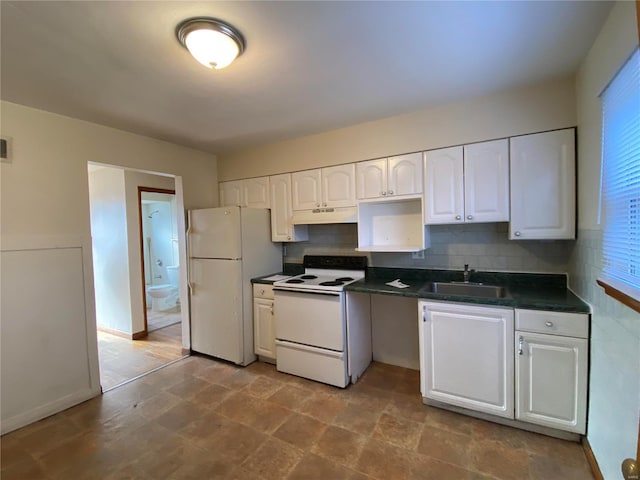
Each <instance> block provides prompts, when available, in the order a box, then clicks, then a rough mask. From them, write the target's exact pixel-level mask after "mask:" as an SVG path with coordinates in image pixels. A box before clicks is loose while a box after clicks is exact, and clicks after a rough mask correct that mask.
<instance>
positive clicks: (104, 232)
mask: <svg viewBox="0 0 640 480" xmlns="http://www.w3.org/2000/svg"><path fill="white" fill-rule="evenodd" d="M89 196H90V205H91V236H92V240H93V249H92V254H93V272H94V282H93V284H94V289H95V300H96V323H97V324H98V326H100V327H104V328H108V329H110V330H117V331H119V332H122V333H126V334H129V335H131V334H132V333H133V332H134V330H132V326H131V296H130V293H129V289H130V285H129V257H128V250H127V212H126V208H125V196H124V170H122V169H119V168H106V167H105V168H99V169H98V170H90V171H89Z"/></svg>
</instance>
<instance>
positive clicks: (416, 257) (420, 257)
mask: <svg viewBox="0 0 640 480" xmlns="http://www.w3.org/2000/svg"><path fill="white" fill-rule="evenodd" d="M411 258H413V259H414V260H424V250H420V251H419V252H411Z"/></svg>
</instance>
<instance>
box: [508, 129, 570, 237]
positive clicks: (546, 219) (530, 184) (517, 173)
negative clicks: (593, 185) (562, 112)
mask: <svg viewBox="0 0 640 480" xmlns="http://www.w3.org/2000/svg"><path fill="white" fill-rule="evenodd" d="M510 142H511V146H510V148H511V224H510V228H509V238H511V239H512V240H530V239H562V238H565V239H566V238H575V223H576V219H575V215H576V203H575V202H576V199H575V195H576V194H575V131H574V129H572V128H569V129H566V130H555V131H552V132H545V133H537V134H534V135H523V136H520V137H514V138H511V140H510Z"/></svg>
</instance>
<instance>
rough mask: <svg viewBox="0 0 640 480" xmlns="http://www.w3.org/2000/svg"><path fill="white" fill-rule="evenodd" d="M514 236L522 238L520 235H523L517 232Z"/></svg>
mask: <svg viewBox="0 0 640 480" xmlns="http://www.w3.org/2000/svg"><path fill="white" fill-rule="evenodd" d="M514 235H515V236H516V237H519V236H520V235H522V234H521V233H520V232H515V233H514Z"/></svg>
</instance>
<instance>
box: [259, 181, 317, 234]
mask: <svg viewBox="0 0 640 480" xmlns="http://www.w3.org/2000/svg"><path fill="white" fill-rule="evenodd" d="M269 188H270V190H271V198H270V200H271V240H272V241H274V242H297V241H301V240H307V239H308V238H309V234H308V229H307V226H306V225H295V226H294V225H293V224H292V223H291V216H292V208H291V174H290V173H285V174H282V175H273V176H271V177H269Z"/></svg>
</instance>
